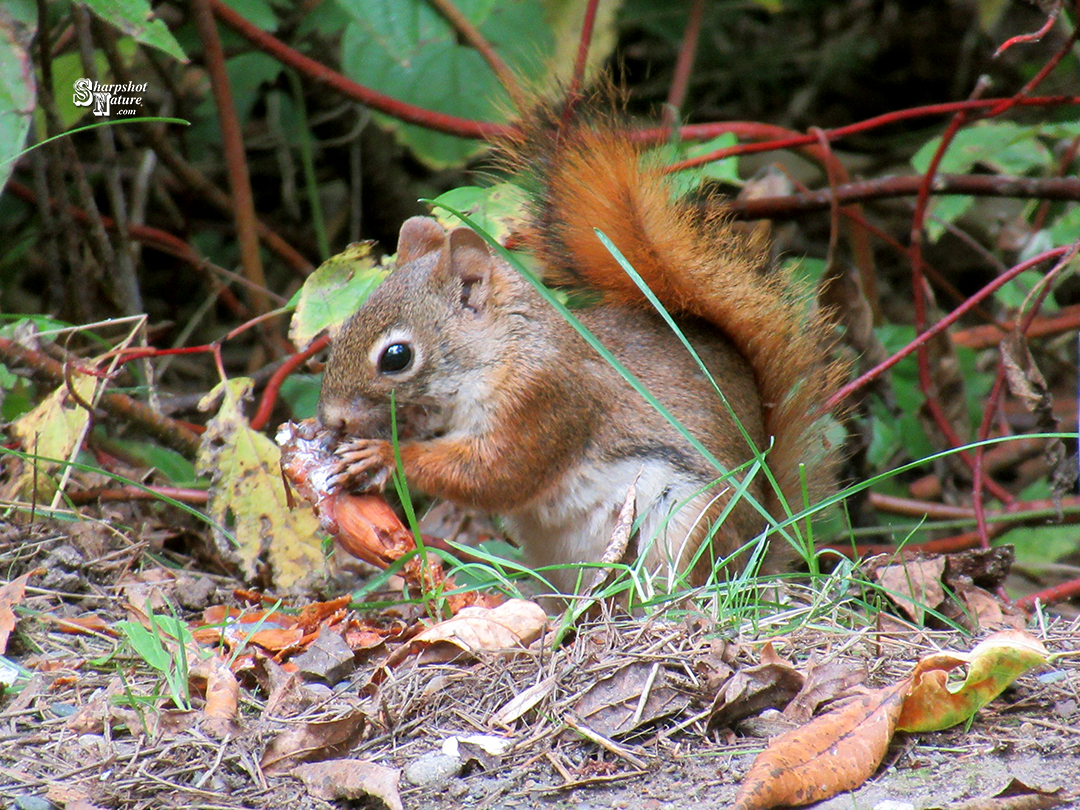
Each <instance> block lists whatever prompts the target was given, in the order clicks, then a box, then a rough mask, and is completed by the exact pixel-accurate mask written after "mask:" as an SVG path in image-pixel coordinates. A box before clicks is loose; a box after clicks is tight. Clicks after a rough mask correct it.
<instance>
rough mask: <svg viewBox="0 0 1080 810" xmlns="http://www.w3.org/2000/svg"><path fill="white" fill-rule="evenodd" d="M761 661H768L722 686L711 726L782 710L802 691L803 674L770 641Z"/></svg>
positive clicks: (710, 720) (743, 671)
mask: <svg viewBox="0 0 1080 810" xmlns="http://www.w3.org/2000/svg"><path fill="white" fill-rule="evenodd" d="M766 659H767V660H766ZM762 660H765V661H766V663H762V664H758V665H757V666H753V667H747V668H746V669H741V670H739V671H738V672H736V673H735V674H734V675H732V676H731V677H730V678H729V679H728V680H727V681H726V682H725V683H724V684H723V686H721V687H720V690H719V691H718V692H717V693H716V697H715V698H714V699H713V704H712V714H711V715H710V717H709V728H731V727H732V726H733V725H735V724H736V723H738V722H739V721H740V720H742V719H744V718H746V717H751V716H753V715H755V714H760V713H761V712H763V711H765V709H782V708H784V707H785V706H787V704H788V703H789V702H790V701H791V699H792V698H794V697H795V695H797V694H798V693H799V690H801V689H802V686H803V682H804V678H803V675H802V674H801V673H800V672H799V671H798V670H797V669H795V667H793V666H792V665H791V664H789V663H787V662H786V661H784V660H783V659H782V658H780V656H778V655H777V654H776V653H775V651H774V650H773V649H772V645H771V644H770V645H766V647H765V648H764V649H763V650H762Z"/></svg>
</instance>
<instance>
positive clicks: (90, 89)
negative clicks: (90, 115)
mask: <svg viewBox="0 0 1080 810" xmlns="http://www.w3.org/2000/svg"><path fill="white" fill-rule="evenodd" d="M146 88H147V84H146V82H143V83H142V84H135V83H134V82H125V83H124V84H102V83H101V82H97V81H93V80H91V79H79V80H77V81H76V82H75V95H74V96H73V97H72V100H73V101H74V102H75V106H76V107H89V106H90V105H91V104H93V105H94V110H93V112H94V115H101V116H104V115H135V113H136V112H138V110H136V109H135V108H136V107H137V106H139V105H141V104H142V103H143V94H144V93H145V92H146Z"/></svg>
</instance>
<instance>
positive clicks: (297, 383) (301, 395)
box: [281, 374, 322, 419]
mask: <svg viewBox="0 0 1080 810" xmlns="http://www.w3.org/2000/svg"><path fill="white" fill-rule="evenodd" d="M321 387H322V375H321V374H290V375H289V376H288V377H286V378H285V381H284V382H283V383H282V384H281V398H282V399H283V400H285V404H286V405H288V406H289V409H290V410H291V411H292V417H293V419H310V418H311V417H312V416H314V415H315V407H316V406H317V405H318V404H319V389H320V388H321Z"/></svg>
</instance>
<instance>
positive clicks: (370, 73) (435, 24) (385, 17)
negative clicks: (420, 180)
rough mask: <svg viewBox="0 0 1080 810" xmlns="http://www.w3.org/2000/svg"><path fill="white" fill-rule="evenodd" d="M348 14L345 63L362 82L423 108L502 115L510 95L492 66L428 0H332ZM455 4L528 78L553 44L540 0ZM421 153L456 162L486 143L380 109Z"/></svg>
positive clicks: (436, 163) (428, 159) (437, 162)
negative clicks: (409, 121) (408, 121)
mask: <svg viewBox="0 0 1080 810" xmlns="http://www.w3.org/2000/svg"><path fill="white" fill-rule="evenodd" d="M337 1H338V4H339V6H340V7H341V8H342V9H343V10H344V11H345V13H346V14H347V15H348V16H349V23H348V25H347V26H346V28H345V31H344V34H343V37H342V53H343V54H344V56H343V58H342V71H343V72H344V73H345V75H346V76H349V77H350V78H352V79H354V80H355V81H357V82H359V83H360V84H363V85H364V86H366V87H370V88H372V89H375V90H378V91H379V92H382V93H385V94H387V95H389V96H392V97H393V98H395V99H399V100H401V101H405V102H408V103H410V104H414V105H416V106H419V107H423V108H424V109H428V110H434V111H437V112H442V113H447V114H449V115H454V116H458V117H461V118H470V119H475V120H481V121H502V120H505V115H504V114H503V111H505V110H506V109H508V108H509V98H508V96H507V94H506V92H505V90H504V89H503V88H502V87H501V86H500V85H499V82H498V80H497V79H496V77H495V75H494V74H493V73H492V71H491V68H490V67H488V65H487V63H486V62H485V61H484V60H483V58H482V57H481V56H480V54H478V53H477V52H476V51H474V50H473V49H472V48H471V47H470V46H468V45H467V44H462V43H461V42H460V39H459V36H458V34H457V32H456V31H455V30H454V29H453V27H452V26H451V25H450V23H449V22H447V21H446V20H445V19H444V18H443V17H442V16H441V15H440V14H439V13H438V12H437V11H435V9H434V8H432V7H431V6H430V5H429V4H428V3H427V2H426V0H337ZM457 7H458V9H459V10H460V11H461V12H462V13H463V14H464V15H465V16H466V17H467V18H468V19H469V21H470V22H471V23H472V24H473V25H474V26H476V27H477V28H478V29H479V31H480V33H481V34H483V35H484V37H485V38H486V39H487V41H488V42H490V43H491V45H492V46H493V47H494V48H495V50H496V51H497V52H498V53H499V55H500V56H502V58H503V59H504V60H505V61H506V63H507V64H508V65H509V67H510V68H511V70H513V71H514V72H515V73H516V74H517V75H519V76H523V77H525V78H530V77H535V76H537V75H538V74H539V73H540V70H541V68H542V65H543V61H542V59H543V55H544V54H545V53H549V52H550V48H551V31H550V28H549V26H548V24H547V22H546V21H545V19H544V14H543V7H542V6H541V5H540V3H539V2H538V0H502V2H499V3H495V2H494V0H464V2H459V3H458V4H457ZM378 118H379V120H380V121H382V122H383V123H384V124H385V125H386V126H388V127H389V128H391V129H392V130H394V132H395V133H396V134H397V136H398V137H399V138H400V139H401V141H402V142H403V143H405V144H406V145H408V146H409V147H410V148H411V149H412V150H413V152H414V153H415V154H416V156H417V157H418V158H420V159H421V160H423V161H424V162H425V163H427V164H429V165H431V166H433V167H445V166H451V165H459V164H461V163H462V162H464V161H465V160H467V159H468V158H470V157H472V156H473V155H476V154H477V153H479V152H480V151H481V150H483V149H484V145H483V143H480V142H478V141H472V140H466V139H462V138H457V137H454V136H450V135H444V134H441V133H438V132H432V131H430V130H427V129H424V128H422V127H417V126H413V125H409V124H402V123H401V122H400V121H398V120H397V119H394V118H391V117H389V116H386V115H379V116H378Z"/></svg>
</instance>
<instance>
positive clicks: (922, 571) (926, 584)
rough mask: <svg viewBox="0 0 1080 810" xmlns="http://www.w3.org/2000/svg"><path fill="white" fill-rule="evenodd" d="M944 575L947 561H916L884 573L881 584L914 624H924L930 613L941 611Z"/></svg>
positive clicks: (887, 568)
mask: <svg viewBox="0 0 1080 810" xmlns="http://www.w3.org/2000/svg"><path fill="white" fill-rule="evenodd" d="M944 573H945V558H944V557H942V556H940V555H936V556H933V557H915V558H913V559H909V560H904V561H902V562H899V563H897V564H895V565H887V566H885V567H884V568H882V569H880V570H879V571H878V572H877V580H878V584H879V585H880V586H881V588H882V590H883V591H884V592H885V594H886V595H887V596H888V597H889V598H890V599H891V600H892V601H893V602H895V603H896V604H897V605H899V607H900V608H901V609H902V610H903V611H904V613H906V614H907V615H908V616H909V617H911V619H912V621H914V622H916V623H917V624H923V620H924V618H925V615H926V611H928V610H934V609H936V608H938V607H939V606H940V605H941V603H942V602H944V601H945V589H944V587H942V583H941V577H942V574H944Z"/></svg>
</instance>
